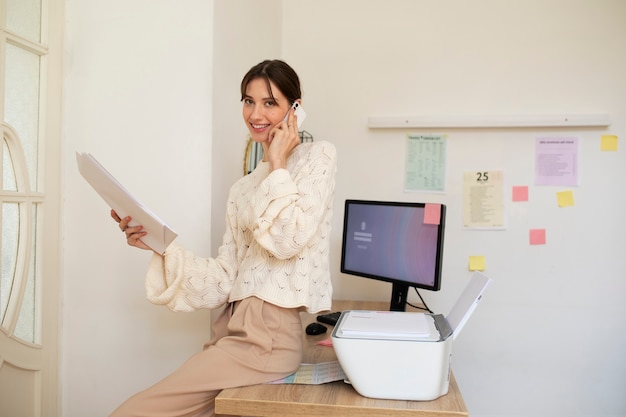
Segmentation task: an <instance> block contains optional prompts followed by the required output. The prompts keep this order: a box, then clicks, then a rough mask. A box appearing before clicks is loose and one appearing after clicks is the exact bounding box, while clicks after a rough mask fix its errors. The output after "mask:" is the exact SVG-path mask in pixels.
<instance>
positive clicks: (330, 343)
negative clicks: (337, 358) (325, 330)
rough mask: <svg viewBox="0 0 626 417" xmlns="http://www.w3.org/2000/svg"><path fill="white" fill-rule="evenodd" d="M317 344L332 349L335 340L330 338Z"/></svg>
mask: <svg viewBox="0 0 626 417" xmlns="http://www.w3.org/2000/svg"><path fill="white" fill-rule="evenodd" d="M317 344H318V345H320V346H326V347H332V346H333V340H332V339H331V338H330V337H329V338H328V339H324V340H320V341H319V342H317Z"/></svg>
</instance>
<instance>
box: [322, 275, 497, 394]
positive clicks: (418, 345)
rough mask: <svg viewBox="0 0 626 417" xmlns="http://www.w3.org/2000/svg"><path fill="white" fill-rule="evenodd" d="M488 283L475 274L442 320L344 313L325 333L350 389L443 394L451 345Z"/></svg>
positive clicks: (382, 313) (392, 313)
mask: <svg viewBox="0 0 626 417" xmlns="http://www.w3.org/2000/svg"><path fill="white" fill-rule="evenodd" d="M490 283H491V279H490V278H488V277H487V276H485V275H483V274H482V273H480V272H476V273H474V274H473V275H472V277H471V279H470V282H469V284H468V285H467V287H466V288H465V290H464V291H463V293H462V294H461V296H460V297H459V299H458V300H457V302H456V304H455V305H454V307H453V308H452V310H450V313H449V314H448V315H447V316H446V317H444V316H443V315H441V314H436V315H434V314H426V313H417V312H397V311H364V310H349V311H344V312H343V313H342V314H341V317H340V318H339V321H338V322H337V325H336V326H335V329H334V330H333V332H332V334H331V338H332V342H333V347H334V349H335V353H336V354H337V359H338V360H339V364H340V365H341V367H342V369H343V371H344V373H345V374H346V376H347V378H348V380H349V382H350V383H351V384H352V385H353V386H354V389H355V390H356V391H357V392H358V393H359V394H361V395H363V396H365V397H370V398H382V399H393V400H420V401H428V400H434V399H436V398H438V397H440V396H442V395H445V394H447V393H448V385H449V381H450V365H451V360H452V342H453V341H454V339H455V338H456V337H457V336H458V335H459V333H460V331H461V329H462V328H463V326H464V325H465V323H466V321H467V319H468V318H469V317H470V316H471V314H472V312H473V311H474V309H475V308H476V305H477V304H478V302H479V301H480V299H481V298H482V294H483V292H484V291H485V289H486V288H487V287H488V286H489V284H490Z"/></svg>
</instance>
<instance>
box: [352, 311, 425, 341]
mask: <svg viewBox="0 0 626 417" xmlns="http://www.w3.org/2000/svg"><path fill="white" fill-rule="evenodd" d="M429 320H430V321H431V322H432V318H431V317H429V316H427V315H426V314H423V313H412V312H399V311H359V310H353V311H349V312H347V313H346V317H344V318H343V319H342V321H341V334H342V336H347V337H372V338H376V337H379V338H401V339H421V338H430V337H431V333H432V332H431V330H432V326H431V324H430V323H429Z"/></svg>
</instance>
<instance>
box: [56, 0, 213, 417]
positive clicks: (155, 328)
mask: <svg viewBox="0 0 626 417" xmlns="http://www.w3.org/2000/svg"><path fill="white" fill-rule="evenodd" d="M66 13H67V15H66V38H65V48H66V63H65V72H66V74H65V109H64V120H65V121H64V136H65V139H64V144H63V146H64V150H63V155H64V160H65V161H64V162H65V166H64V177H65V180H64V182H65V192H64V194H65V196H64V207H63V223H64V227H63V229H64V240H63V241H64V247H63V253H64V255H63V256H64V259H63V264H64V268H63V274H62V276H63V278H62V279H63V283H62V286H63V307H62V308H63V335H62V346H61V350H62V365H61V369H62V371H61V373H62V381H61V382H62V391H63V401H62V407H63V416H64V417H84V416H104V415H108V413H109V412H111V411H112V410H113V408H114V407H116V406H117V405H118V404H119V403H121V402H122V401H123V400H125V399H126V398H127V397H128V396H130V395H131V394H133V393H135V392H137V391H139V390H140V389H143V388H146V387H147V386H149V385H151V384H153V383H154V382H156V381H158V380H159V379H160V378H162V377H163V376H165V375H167V374H168V373H169V372H170V371H172V370H173V369H175V368H176V367H177V366H178V365H179V364H180V363H181V362H182V361H183V360H184V359H185V358H187V357H188V356H189V355H191V354H192V353H194V352H197V351H198V350H200V349H201V348H202V344H203V343H204V342H205V341H206V340H207V339H208V338H209V326H210V324H209V314H208V312H202V313H197V314H196V313H194V314H174V313H170V312H169V311H168V310H167V309H166V308H164V307H160V306H154V305H151V304H149V303H148V302H147V301H146V300H145V290H144V286H143V285H144V284H143V280H144V276H145V270H146V265H147V262H148V260H149V257H150V255H149V253H148V252H143V251H140V250H137V249H135V248H130V247H128V246H127V245H126V242H125V241H124V239H123V235H122V234H121V233H120V230H119V229H118V228H117V225H116V224H115V223H114V222H113V221H112V220H111V219H110V218H109V217H108V216H109V214H108V208H107V206H106V205H105V203H104V202H103V201H102V200H101V199H100V197H99V196H98V195H97V194H96V193H95V192H94V191H93V190H92V189H91V188H90V187H89V185H88V184H87V183H86V182H85V181H84V180H83V179H82V178H81V177H80V176H79V174H78V171H77V169H76V162H75V157H74V152H75V151H85V152H91V153H92V154H93V155H94V156H95V157H96V158H97V159H98V160H99V161H100V162H102V163H103V164H104V165H105V166H106V167H107V168H108V169H109V171H110V172H111V173H112V174H113V175H114V176H116V177H117V178H118V179H119V180H120V181H121V182H122V183H123V184H124V185H126V187H127V188H128V189H129V190H131V191H132V192H134V193H135V194H136V196H137V197H138V198H139V199H140V200H141V201H142V202H143V203H145V204H146V205H147V206H149V207H150V208H152V209H153V210H154V211H156V212H158V214H159V215H160V216H161V217H162V218H163V219H164V220H165V221H167V222H168V223H169V224H170V225H171V226H172V227H173V228H174V229H175V230H176V231H177V232H178V233H179V234H180V239H181V241H182V242H183V243H184V244H185V245H187V246H188V247H189V248H191V249H193V250H195V251H197V252H198V253H200V254H206V255H208V254H209V251H210V233H211V229H212V228H211V221H210V219H211V206H210V203H211V187H212V186H211V180H212V172H211V164H210V160H211V138H212V134H211V129H212V114H211V112H212V99H213V93H212V83H211V79H212V44H213V42H212V38H213V4H212V2H207V1H204V0H183V1H178V2H176V3H175V4H174V3H172V2H171V1H167V0H138V1H132V2H128V1H123V0H110V1H106V2H102V1H94V0H81V1H71V0H68V1H67V7H66Z"/></svg>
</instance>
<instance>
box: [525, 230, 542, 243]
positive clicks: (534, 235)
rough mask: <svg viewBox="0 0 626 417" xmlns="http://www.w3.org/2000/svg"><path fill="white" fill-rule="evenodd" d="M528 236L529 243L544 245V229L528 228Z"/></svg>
mask: <svg viewBox="0 0 626 417" xmlns="http://www.w3.org/2000/svg"><path fill="white" fill-rule="evenodd" d="M529 238H530V244H531V245H545V244H546V229H530V234H529Z"/></svg>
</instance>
